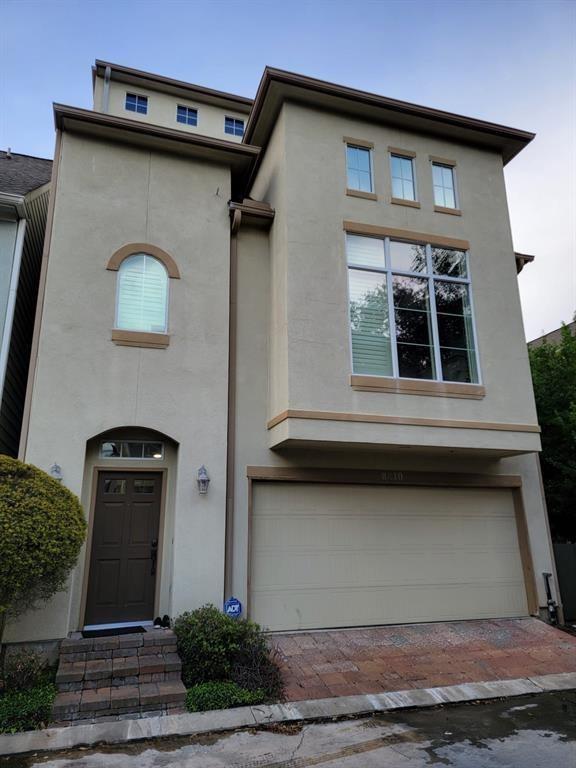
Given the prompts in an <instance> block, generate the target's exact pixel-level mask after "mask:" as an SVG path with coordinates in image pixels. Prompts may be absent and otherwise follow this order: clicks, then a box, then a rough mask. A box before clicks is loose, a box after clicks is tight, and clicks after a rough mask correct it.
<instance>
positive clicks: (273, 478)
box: [246, 466, 539, 618]
mask: <svg viewBox="0 0 576 768" xmlns="http://www.w3.org/2000/svg"><path fill="white" fill-rule="evenodd" d="M246 476H247V478H248V547H247V556H248V560H247V566H248V567H247V573H246V617H247V618H250V608H251V584H250V578H251V572H252V523H253V506H254V483H255V482H281V483H315V484H322V483H324V484H330V485H395V486H412V487H424V488H425V487H430V488H492V489H498V488H501V489H503V490H510V491H511V492H512V501H513V504H514V517H515V520H516V533H517V534H518V548H519V551H520V560H521V562H522V572H523V575H524V587H525V589H526V601H527V606H528V613H529V614H530V616H538V615H539V606H538V591H537V589H536V581H535V578H534V565H533V562H532V551H531V549H530V538H529V534H528V523H527V520H526V509H525V506H524V498H523V494H522V476H521V475H488V474H473V473H469V472H418V471H412V470H403V469H400V470H396V469H395V470H383V469H313V468H307V467H306V468H304V467H255V466H248V467H246Z"/></svg>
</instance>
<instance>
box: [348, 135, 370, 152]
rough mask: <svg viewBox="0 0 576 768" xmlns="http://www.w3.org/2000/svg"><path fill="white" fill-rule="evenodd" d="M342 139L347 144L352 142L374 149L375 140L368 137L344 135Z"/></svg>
mask: <svg viewBox="0 0 576 768" xmlns="http://www.w3.org/2000/svg"><path fill="white" fill-rule="evenodd" d="M342 141H343V142H344V143H345V144H350V145H351V146H353V147H364V148H365V149H374V142H373V141H366V139H354V138H352V136H343V137H342Z"/></svg>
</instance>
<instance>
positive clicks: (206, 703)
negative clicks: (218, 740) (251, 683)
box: [186, 682, 266, 712]
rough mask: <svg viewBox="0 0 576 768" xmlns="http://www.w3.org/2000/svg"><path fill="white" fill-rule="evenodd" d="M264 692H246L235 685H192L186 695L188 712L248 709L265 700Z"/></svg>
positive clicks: (229, 683)
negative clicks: (236, 708) (235, 708)
mask: <svg viewBox="0 0 576 768" xmlns="http://www.w3.org/2000/svg"><path fill="white" fill-rule="evenodd" d="M265 698H266V697H265V695H264V691H247V690H246V688H241V687H240V686H239V685H236V683H231V682H227V683H221V682H219V683H217V682H214V683H200V684H199V685H193V686H192V688H190V689H189V690H188V693H187V694H186V709H187V710H188V712H207V711H208V710H211V709H228V708H230V707H248V706H250V705H251V704H261V703H262V702H263V701H264V700H265Z"/></svg>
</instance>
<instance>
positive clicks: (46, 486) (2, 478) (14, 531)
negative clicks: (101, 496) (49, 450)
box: [0, 455, 86, 675]
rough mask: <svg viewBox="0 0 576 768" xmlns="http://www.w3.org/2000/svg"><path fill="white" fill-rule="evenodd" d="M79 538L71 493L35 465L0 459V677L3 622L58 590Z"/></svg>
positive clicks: (80, 524)
mask: <svg viewBox="0 0 576 768" xmlns="http://www.w3.org/2000/svg"><path fill="white" fill-rule="evenodd" d="M85 535H86V521H85V520H84V513H83V511H82V507H81V506H80V502H79V501H78V499H77V498H76V496H75V495H74V494H73V493H72V492H71V491H69V490H68V489H67V488H66V487H65V486H63V485H61V484H60V483H59V482H58V481H57V480H54V479H53V478H52V477H50V476H49V475H47V474H46V473H45V472H42V470H40V469H38V468H37V467H34V466H32V465H31V464H23V463H22V462H20V461H17V460H16V459H12V458H10V457H9V456H2V455H0V675H1V673H2V672H3V661H4V655H5V650H6V649H5V646H4V645H3V643H2V638H3V635H4V629H5V627H6V623H7V621H8V620H9V619H11V618H13V617H14V616H16V615H18V614H20V613H22V612H24V611H26V610H30V609H33V608H35V607H37V606H38V604H39V603H40V602H41V601H43V600H47V599H48V598H50V597H52V595H54V594H55V593H56V592H58V591H60V590H62V589H63V588H64V586H65V584H66V578H67V576H68V574H69V572H70V570H71V569H72V567H73V566H74V564H75V563H76V560H77V558H78V554H79V552H80V547H81V546H82V543H83V541H84V537H85Z"/></svg>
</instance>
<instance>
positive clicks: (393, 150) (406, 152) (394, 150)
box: [388, 147, 416, 159]
mask: <svg viewBox="0 0 576 768" xmlns="http://www.w3.org/2000/svg"><path fill="white" fill-rule="evenodd" d="M388 152H390V154H391V155H398V156H399V157H410V158H412V159H414V158H415V157H416V152H412V150H410V149H400V148H399V147H388Z"/></svg>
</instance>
